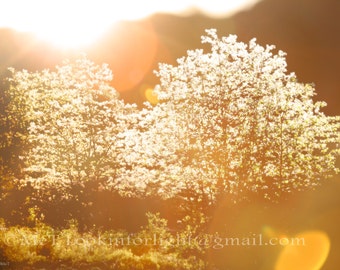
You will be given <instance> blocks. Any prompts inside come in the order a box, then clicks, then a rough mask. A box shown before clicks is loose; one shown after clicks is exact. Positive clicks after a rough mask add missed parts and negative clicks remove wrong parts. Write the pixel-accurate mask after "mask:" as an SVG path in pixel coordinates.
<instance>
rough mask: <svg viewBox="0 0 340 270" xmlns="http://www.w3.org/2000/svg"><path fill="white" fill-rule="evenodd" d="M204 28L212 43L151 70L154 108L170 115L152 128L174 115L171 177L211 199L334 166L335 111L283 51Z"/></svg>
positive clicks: (298, 180) (287, 183) (310, 178)
mask: <svg viewBox="0 0 340 270" xmlns="http://www.w3.org/2000/svg"><path fill="white" fill-rule="evenodd" d="M207 33H208V35H207V36H204V37H202V42H203V43H208V44H209V45H210V46H211V51H209V52H204V51H203V50H202V49H201V50H195V51H188V55H187V56H186V57H183V58H181V59H178V65H177V66H172V65H168V64H161V65H160V69H159V71H158V72H157V75H158V76H159V78H160V85H158V86H157V87H156V92H157V94H158V99H159V101H160V102H159V104H158V105H157V107H158V108H156V109H155V110H154V113H156V114H157V115H159V112H158V111H159V110H160V108H162V109H163V110H165V111H167V112H166V113H163V114H162V116H161V118H163V115H164V114H166V115H167V116H168V119H167V120H166V121H164V120H163V121H161V123H164V125H160V126H159V129H160V130H166V129H165V128H164V127H165V126H166V125H168V124H167V123H176V124H175V128H174V129H173V133H176V134H179V137H178V139H177V140H176V143H174V142H173V139H174V137H173V134H172V136H170V137H168V138H169V140H168V142H167V143H168V144H169V147H171V148H172V152H173V153H175V154H176V157H177V158H176V160H177V164H176V168H177V170H173V171H172V173H171V172H170V173H169V172H168V171H167V172H166V174H167V177H168V178H170V177H171V178H173V179H177V180H176V181H171V185H172V186H174V187H181V189H182V191H183V192H184V191H185V192H187V193H188V194H187V196H188V198H191V199H189V201H190V200H196V201H197V202H206V204H209V203H212V202H214V201H215V200H216V199H217V198H218V196H221V195H226V194H229V195H231V196H232V197H234V199H235V200H239V199H241V198H242V197H244V196H247V195H249V194H251V193H259V194H261V196H263V197H265V198H269V199H275V198H277V197H278V196H280V194H283V193H287V192H288V193H289V192H292V191H294V190H302V189H305V188H308V187H313V186H315V185H318V184H319V183H320V182H321V180H322V179H324V178H327V177H329V176H331V175H332V174H334V173H336V172H337V171H338V170H337V168H336V166H335V161H336V157H337V155H338V154H339V149H336V148H335V147H334V146H335V144H336V143H339V127H340V126H339V117H330V116H326V115H324V114H323V113H322V112H321V111H320V109H321V108H322V107H323V106H325V103H323V102H314V101H313V97H314V95H315V91H314V88H313V86H312V85H310V84H303V83H300V82H298V80H297V78H296V75H295V74H294V73H287V69H286V67H287V64H286V60H285V53H283V52H282V51H278V53H277V54H274V53H273V52H272V50H273V49H274V46H266V47H262V46H260V45H258V44H256V40H255V39H253V40H251V41H250V42H249V44H248V45H247V44H244V43H242V42H237V40H236V36H234V35H230V36H228V37H223V38H221V39H220V38H218V36H217V34H216V31H215V30H208V31H207ZM155 117H157V116H155ZM164 135H165V136H167V135H168V134H165V133H164ZM193 194H194V195H193ZM194 198H195V199H194Z"/></svg>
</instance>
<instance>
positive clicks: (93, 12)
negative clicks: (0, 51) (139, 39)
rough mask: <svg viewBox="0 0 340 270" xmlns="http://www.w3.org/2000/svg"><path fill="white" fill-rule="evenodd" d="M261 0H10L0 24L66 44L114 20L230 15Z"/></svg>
mask: <svg viewBox="0 0 340 270" xmlns="http://www.w3.org/2000/svg"><path fill="white" fill-rule="evenodd" d="M257 1H259V0H238V1H225V2H221V1H220V0H218V1H217V0H210V1H207V0H205V1H194V0H173V1H157V0H142V1H140V0H124V1H111V0H82V1H81V0H71V1H70V0H49V1H46V0H11V1H4V3H2V4H1V9H0V27H9V28H14V29H16V30H19V31H24V32H31V33H34V34H35V35H37V36H38V37H39V38H40V39H42V40H44V41H48V42H50V43H52V44H54V45H57V46H59V47H64V48H70V47H71V48H72V47H82V46H86V45H90V44H91V43H92V42H94V41H95V40H96V39H97V38H98V37H100V36H101V35H102V34H103V33H105V32H106V31H107V30H108V28H109V27H111V26H112V25H113V24H114V23H115V22H117V21H120V20H136V19H141V18H144V17H146V16H148V15H151V14H153V13H155V12H168V13H178V14H186V13H188V12H191V11H193V10H200V11H201V12H203V13H206V14H209V15H211V16H214V15H216V16H221V15H226V14H228V15H230V14H232V13H234V12H236V11H237V10H239V9H242V8H246V7H248V6H252V5H254V3H256V2H257Z"/></svg>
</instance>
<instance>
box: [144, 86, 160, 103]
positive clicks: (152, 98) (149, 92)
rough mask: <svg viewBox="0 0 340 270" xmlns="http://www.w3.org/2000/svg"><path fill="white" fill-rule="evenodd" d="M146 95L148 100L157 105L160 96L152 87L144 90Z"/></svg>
mask: <svg viewBox="0 0 340 270" xmlns="http://www.w3.org/2000/svg"><path fill="white" fill-rule="evenodd" d="M144 95H145V98H146V100H147V101H149V102H150V103H151V104H152V105H156V104H157V103H158V97H157V95H156V94H155V92H154V91H153V89H152V88H147V89H146V90H145V92H144Z"/></svg>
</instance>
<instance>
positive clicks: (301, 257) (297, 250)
mask: <svg viewBox="0 0 340 270" xmlns="http://www.w3.org/2000/svg"><path fill="white" fill-rule="evenodd" d="M294 239H300V240H301V239H303V242H304V244H303V245H297V243H296V242H294V241H292V242H291V243H289V244H288V245H287V246H285V247H284V249H283V250H282V252H281V253H280V255H279V258H278V260H277V262H276V267H275V270H319V269H321V267H322V265H323V264H324V263H325V261H326V259H327V257H328V253H329V250H330V240H329V238H328V236H327V234H326V233H324V232H322V231H305V232H302V233H300V234H298V235H296V236H295V237H294ZM300 242H301V241H300Z"/></svg>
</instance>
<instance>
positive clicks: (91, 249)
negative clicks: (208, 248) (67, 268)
mask: <svg viewBox="0 0 340 270" xmlns="http://www.w3.org/2000/svg"><path fill="white" fill-rule="evenodd" d="M147 216H148V225H147V226H146V227H145V228H142V229H141V230H140V231H139V232H138V233H136V234H134V235H131V234H128V233H126V232H124V231H106V232H101V231H99V232H95V231H90V232H84V233H80V232H79V230H78V227H77V221H74V220H73V221H70V223H69V226H68V228H66V229H63V230H60V231H56V230H53V229H52V228H51V227H49V226H46V225H45V224H43V223H41V222H39V223H37V225H36V226H35V227H34V228H27V227H19V226H15V227H6V226H5V223H4V222H3V221H2V223H0V227H1V230H0V251H2V253H3V254H4V256H5V259H6V260H8V261H10V262H12V263H26V264H31V265H37V264H38V263H42V262H46V263H47V262H48V263H50V265H53V264H56V263H57V264H65V263H66V264H68V265H72V266H75V267H77V266H79V265H82V264H86V265H95V264H96V263H100V262H105V265H107V266H108V265H111V266H112V267H114V269H141V270H143V269H145V270H150V269H164V270H165V269H183V270H191V269H192V270H194V269H195V270H199V269H205V268H206V264H205V263H204V261H203V259H202V258H200V257H199V256H197V255H198V254H199V253H200V252H201V250H200V249H201V248H202V247H199V246H198V245H197V244H191V243H186V242H184V241H182V242H178V243H176V239H175V236H174V235H172V234H170V233H169V229H168V228H167V226H166V223H167V221H166V220H165V219H162V218H161V217H160V216H159V214H151V213H148V214H147ZM188 233H189V232H183V234H181V235H180V237H184V236H188ZM183 239H184V238H183ZM189 249H190V253H189V252H188V250H189ZM107 268H109V267H107Z"/></svg>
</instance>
